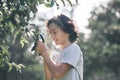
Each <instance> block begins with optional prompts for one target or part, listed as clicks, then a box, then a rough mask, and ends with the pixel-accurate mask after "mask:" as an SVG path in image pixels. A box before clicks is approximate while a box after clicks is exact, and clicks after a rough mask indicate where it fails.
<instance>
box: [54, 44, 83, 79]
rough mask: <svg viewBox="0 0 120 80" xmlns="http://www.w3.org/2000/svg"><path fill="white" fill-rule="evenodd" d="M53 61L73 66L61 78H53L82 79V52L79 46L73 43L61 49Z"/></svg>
mask: <svg viewBox="0 0 120 80" xmlns="http://www.w3.org/2000/svg"><path fill="white" fill-rule="evenodd" d="M55 63H56V64H57V65H60V64H61V63H67V64H70V65H71V66H73V68H71V70H70V71H68V72H67V73H66V74H65V75H64V76H63V77H62V78H61V79H54V80H83V54H82V52H81V49H80V47H79V46H78V45H77V44H75V43H73V44H71V45H70V46H68V47H67V48H65V49H63V50H61V53H60V54H59V55H58V56H57V57H56V60H55Z"/></svg>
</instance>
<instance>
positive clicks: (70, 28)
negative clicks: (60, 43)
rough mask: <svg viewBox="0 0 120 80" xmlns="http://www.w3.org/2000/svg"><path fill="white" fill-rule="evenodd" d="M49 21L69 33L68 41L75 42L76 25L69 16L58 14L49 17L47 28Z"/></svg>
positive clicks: (76, 34)
mask: <svg viewBox="0 0 120 80" xmlns="http://www.w3.org/2000/svg"><path fill="white" fill-rule="evenodd" d="M51 23H54V24H56V25H57V26H58V27H60V28H61V29H62V30H63V31H64V32H65V33H67V34H69V40H70V42H72V43H73V42H75V41H76V40H77V38H78V32H77V31H76V26H75V24H74V22H73V20H71V19H70V18H68V17H67V16H65V15H63V14H60V15H58V16H56V17H53V18H51V19H50V20H49V21H48V23H47V27H48V28H49V25H50V24H51Z"/></svg>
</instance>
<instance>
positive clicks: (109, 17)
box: [81, 0, 120, 80]
mask: <svg viewBox="0 0 120 80" xmlns="http://www.w3.org/2000/svg"><path fill="white" fill-rule="evenodd" d="M91 15H92V16H91V18H90V19H89V25H88V26H87V28H88V29H90V30H91V34H90V37H89V38H88V39H87V40H82V41H83V44H82V45H83V46H81V47H82V49H83V52H84V59H85V76H86V77H85V80H96V79H97V80H113V79H114V80H119V76H118V75H120V64H119V63H120V59H119V58H120V54H119V52H120V37H119V35H120V1H119V0H111V1H110V2H109V3H108V5H107V6H105V5H101V6H100V7H98V8H95V9H94V10H93V11H92V12H91ZM83 39H84V38H83ZM87 76H88V77H87ZM90 76H92V77H90ZM86 78H87V79H86Z"/></svg>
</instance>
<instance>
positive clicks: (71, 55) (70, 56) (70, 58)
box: [61, 46, 81, 67]
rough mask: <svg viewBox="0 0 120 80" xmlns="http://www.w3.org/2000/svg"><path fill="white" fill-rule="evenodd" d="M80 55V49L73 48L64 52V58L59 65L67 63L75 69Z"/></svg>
mask: <svg viewBox="0 0 120 80" xmlns="http://www.w3.org/2000/svg"><path fill="white" fill-rule="evenodd" d="M80 55H81V51H80V48H79V47H76V46H73V47H71V48H69V49H68V50H67V51H65V52H64V56H63V59H62V61H61V63H67V64H70V65H71V66H73V67H76V65H77V63H78V61H79V59H80Z"/></svg>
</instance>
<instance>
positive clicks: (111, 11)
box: [0, 0, 120, 80]
mask: <svg viewBox="0 0 120 80" xmlns="http://www.w3.org/2000/svg"><path fill="white" fill-rule="evenodd" d="M61 13H62V14H65V15H67V16H69V17H70V18H72V19H73V20H74V21H75V22H76V23H77V25H78V29H79V31H80V36H79V39H78V44H79V46H80V47H81V49H82V51H83V55H84V80H120V53H119V52H120V1H119V0H92V1H90V0H0V80H45V75H44V71H43V69H44V67H43V63H42V57H40V56H38V54H36V53H35V52H33V51H31V48H32V47H33V45H34V42H35V40H34V39H33V37H35V36H36V35H37V34H39V33H41V34H42V35H43V36H44V38H45V44H46V45H47V47H48V48H49V49H50V52H53V53H57V50H58V49H57V48H56V47H54V44H53V42H52V40H51V39H50V38H49V37H48V36H47V29H46V22H47V20H48V19H50V18H51V17H53V16H56V15H58V14H61Z"/></svg>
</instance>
